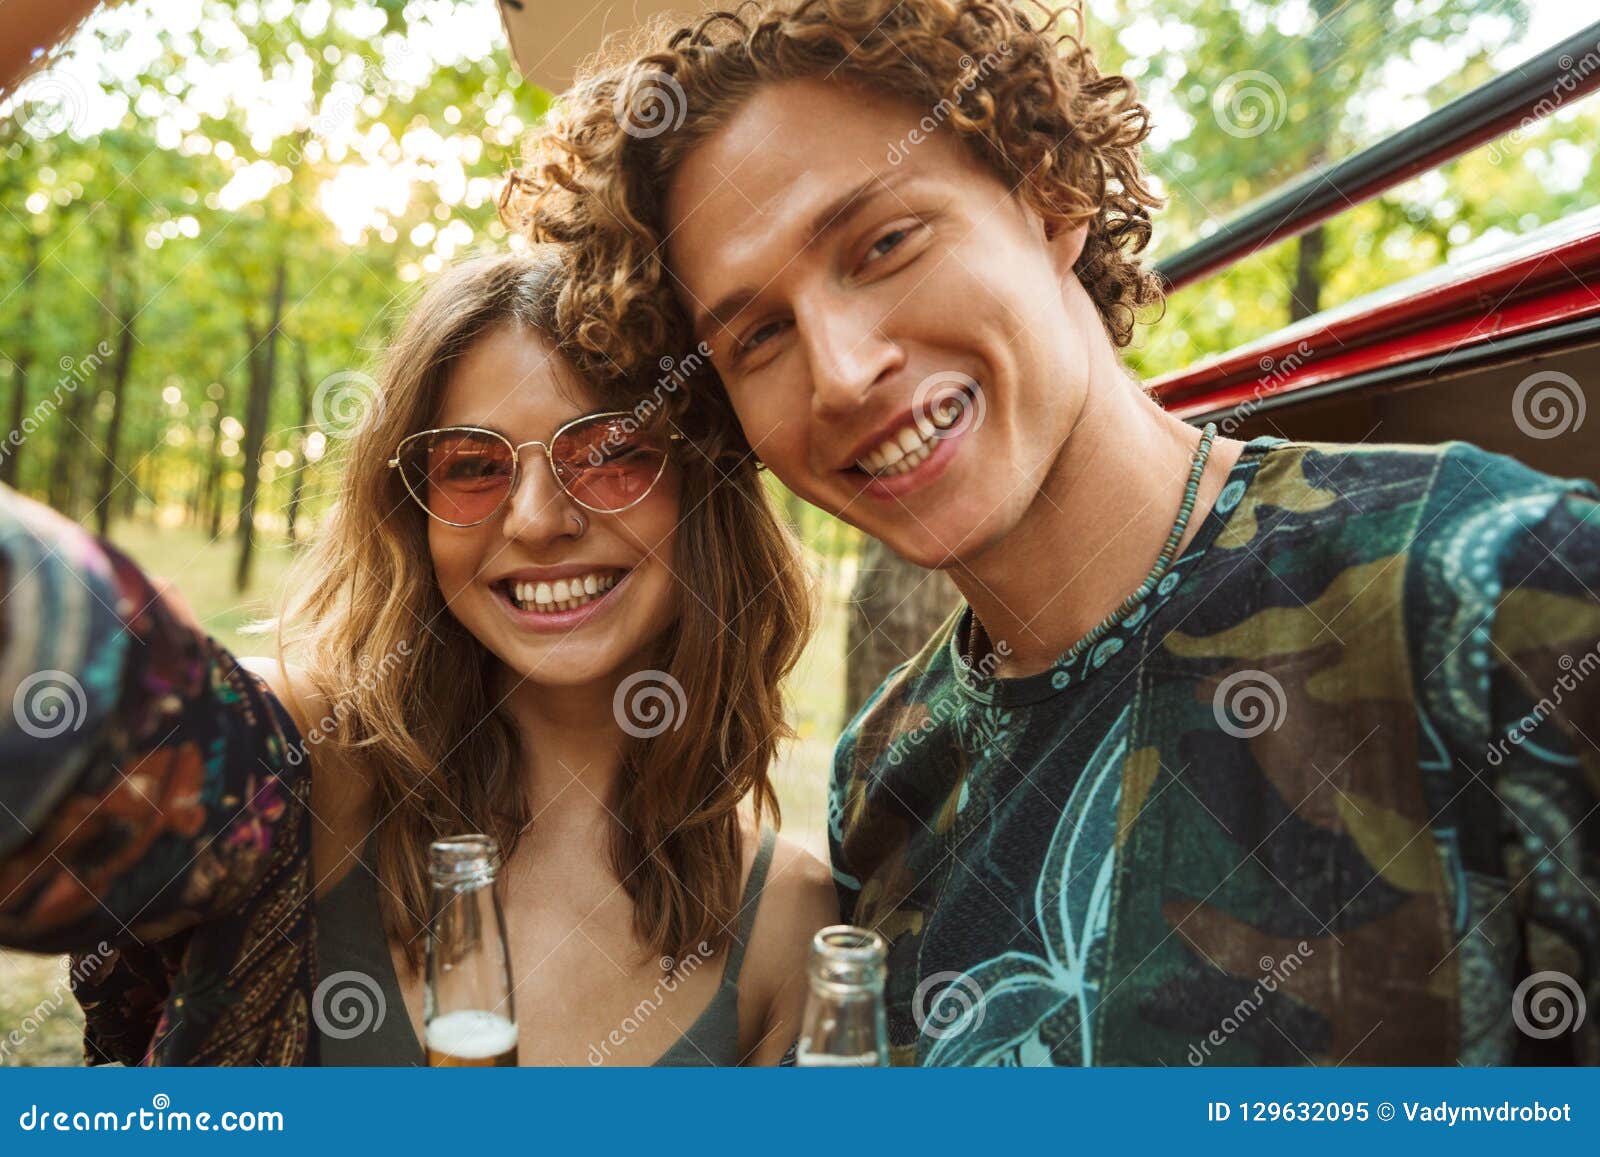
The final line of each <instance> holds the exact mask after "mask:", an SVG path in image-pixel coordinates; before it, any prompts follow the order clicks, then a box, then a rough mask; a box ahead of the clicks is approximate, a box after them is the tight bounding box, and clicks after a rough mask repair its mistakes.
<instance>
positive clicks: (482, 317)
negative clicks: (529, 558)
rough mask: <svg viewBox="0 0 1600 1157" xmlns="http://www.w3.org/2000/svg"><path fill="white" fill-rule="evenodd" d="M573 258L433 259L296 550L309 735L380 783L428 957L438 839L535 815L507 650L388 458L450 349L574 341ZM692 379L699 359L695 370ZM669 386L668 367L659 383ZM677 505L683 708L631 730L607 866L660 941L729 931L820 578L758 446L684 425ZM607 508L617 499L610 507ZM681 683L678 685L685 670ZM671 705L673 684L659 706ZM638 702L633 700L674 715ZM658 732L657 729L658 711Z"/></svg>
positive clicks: (542, 251) (632, 402)
mask: <svg viewBox="0 0 1600 1157" xmlns="http://www.w3.org/2000/svg"><path fill="white" fill-rule="evenodd" d="M566 276H567V272H566V268H565V258H564V255H563V254H561V253H560V251H559V250H558V248H557V247H556V246H535V247H533V248H532V249H531V251H528V252H524V253H516V252H512V253H507V254H503V255H498V256H492V257H480V258H475V259H472V260H470V261H466V262H463V263H461V264H459V265H458V266H456V267H454V268H452V269H451V270H449V271H448V272H446V273H445V274H444V275H442V276H441V277H440V278H438V279H437V280H436V281H435V282H434V283H433V284H432V285H431V287H429V288H428V290H427V291H426V293H425V294H424V295H423V296H422V297H421V299H420V301H419V302H418V303H417V304H416V305H415V307H414V308H413V309H412V311H411V312H410V314H409V316H408V317H407V318H406V320H405V322H404V324H403V326H402V328H401V330H400V332H399V334H398V336H397V338H396V340H394V342H393V343H392V344H391V346H390V348H389V350H388V352H387V355H386V358H385V360H384V364H383V367H382V371H381V377H380V379H379V381H378V382H377V384H376V388H375V389H374V390H373V391H372V392H371V394H370V397H369V398H367V399H366V405H365V410H364V413H363V415H362V417H361V420H360V422H359V424H358V425H357V426H356V428H355V431H354V433H353V436H352V437H350V438H349V439H348V440H347V441H346V442H345V443H344V445H345V446H346V447H347V453H346V454H345V462H344V464H343V474H342V483H341V492H340V496H339V499H338V502H337V504H336V506H335V507H334V509H333V510H332V513H331V515H330V517H329V518H328V520H327V522H326V524H325V526H324V527H323V528H322V529H321V532H320V533H319V534H318V535H317V538H316V541H315V543H314V545H313V546H311V548H310V549H309V552H308V553H307V554H306V555H305V556H303V558H302V559H301V560H299V562H298V563H297V573H296V574H295V576H294V577H293V578H292V580H291V582H290V584H289V589H290V590H291V591H292V592H294V594H293V596H292V599H291V601H290V602H289V604H288V605H287V606H286V608H285V610H284V613H283V615H282V616H281V617H280V619H279V621H278V650H279V654H280V656H282V657H283V658H284V659H285V660H286V661H290V662H295V663H298V664H299V665H300V666H302V667H303V669H304V670H305V672H306V674H307V675H308V676H309V679H310V682H311V685H312V686H313V687H314V688H315V690H316V691H317V692H318V693H319V694H320V695H321V696H323V698H324V700H325V701H326V703H327V704H328V707H327V712H328V714H327V716H326V717H324V719H323V720H321V721H320V723H318V725H317V727H315V728H314V729H313V731H312V734H311V735H309V736H308V737H307V747H306V752H307V753H308V754H309V755H310V756H311V758H312V759H313V761H314V762H315V760H316V755H315V752H316V748H317V745H318V744H320V743H328V744H331V745H334V746H335V747H336V748H337V750H338V753H339V756H340V759H339V761H338V763H339V764H340V765H348V766H351V767H353V769H354V770H356V771H358V772H359V773H361V774H362V775H363V777H364V778H366V779H368V780H369V781H370V782H371V783H372V785H373V788H374V791H373V795H372V807H373V811H372V817H373V822H374V825H375V826H374V830H373V833H372V835H371V837H370V838H371V839H374V840H376V849H377V864H378V870H379V874H380V876H381V878H382V880H383V882H384V884H385V885H386V886H385V887H384V888H383V889H382V890H381V891H380V904H381V907H382V918H383V922H384V926H385V929H386V931H387V933H388V935H389V936H390V938H391V939H393V940H396V941H398V942H399V943H400V944H402V945H404V946H405V954H406V960H407V962H408V964H409V965H410V966H411V967H412V968H413V969H415V968H417V967H419V966H420V963H421V947H422V943H423V941H422V938H421V937H419V935H418V933H419V932H420V931H421V930H422V929H423V926H424V923H425V920H426V915H425V914H426V912H427V910H428V872H427V854H428V845H429V843H430V842H431V841H432V840H434V839H437V838H439V837H441V836H446V835H452V834H459V833H460V832H462V831H463V830H468V831H480V832H484V833H486V834H488V835H491V836H493V837H495V839H497V840H498V841H499V844H500V848H501V852H502V855H504V856H508V857H509V856H510V855H511V853H512V851H513V850H514V849H515V848H516V846H517V842H518V840H519V839H520V838H521V837H522V835H523V833H524V831H525V830H526V829H527V828H528V826H529V824H530V823H532V821H533V816H532V815H531V814H530V811H529V806H528V803H527V797H526V795H525V785H524V783H523V780H522V756H523V752H522V750H521V747H520V745H519V741H518V735H517V732H516V729H515V727H514V725H513V723H512V721H511V719H510V718H509V717H508V716H507V714H506V713H505V711H504V710H503V709H502V708H501V707H500V705H499V697H498V696H497V695H496V694H495V686H496V684H495V681H494V675H495V673H496V665H497V664H498V662H499V660H497V659H496V658H495V657H494V655H493V654H491V653H490V652H489V651H488V649H487V648H485V647H484V646H482V645H481V644H480V643H479V642H478V641H477V640H476V639H474V638H473V637H472V635H470V634H469V633H468V632H467V631H466V629H465V628H464V627H462V626H461V624H460V623H459V622H457V621H456V619H455V618H454V616H452V615H451V614H450V613H449V612H448V611H447V609H446V606H445V603H444V599H443V596H442V594H441V593H440V590H439V586H438V583H437V581H436V580H435V578H434V573H433V565H432V561H431V556H430V554H429V550H428V536H427V525H426V519H427V516H426V514H425V513H424V512H423V511H422V510H421V509H420V508H419V507H418V506H417V504H416V503H415V502H413V501H412V500H411V499H410V498H409V497H407V495H406V492H405V490H404V488H403V484H402V482H401V479H400V477H399V472H398V471H396V470H393V469H390V468H389V466H388V462H389V458H390V456H391V455H392V454H393V452H394V449H395V447H396V445H398V443H399V442H400V440H401V439H402V438H404V437H405V436H406V435H408V434H411V433H414V432H416V431H418V430H423V429H426V428H428V427H429V426H430V425H432V424H433V421H434V415H435V414H437V413H438V410H439V406H440V404H441V399H442V396H443V392H444V390H445V387H446V383H447V381H448V379H449V376H450V374H451V371H452V369H453V367H454V366H455V365H456V363H457V362H458V360H459V359H460V358H461V356H462V355H463V354H464V353H465V351H466V350H467V349H468V348H469V347H471V346H472V345H473V343H475V342H476V341H478V340H479V339H480V338H481V337H483V336H484V335H485V334H486V333H488V332H489V331H491V330H492V329H494V328H496V327H499V326H503V325H516V326H521V327H525V328H526V329H527V330H529V331H531V332H534V333H537V334H542V335H544V336H545V337H546V339H547V340H551V341H552V344H553V345H555V346H556V348H558V349H559V348H561V344H560V341H559V339H558V337H557V335H558V334H559V332H560V331H559V327H558V326H557V323H556V301H557V299H558V297H559V296H560V294H561V292H562V287H563V286H564V285H565V282H566ZM684 376H687V375H684ZM663 383H664V384H665V385H663ZM679 384H680V383H679V382H678V380H677V379H676V378H666V377H664V378H662V379H661V381H660V382H659V383H658V385H657V388H656V389H655V390H654V392H653V394H652V395H651V396H650V397H648V398H641V396H640V391H639V389H638V388H636V387H627V386H624V385H623V384H622V383H620V382H619V381H616V380H611V381H610V382H609V383H607V382H599V383H591V389H592V391H593V393H594V395H595V397H596V399H597V401H598V403H599V405H600V406H602V407H603V408H606V409H633V411H634V413H635V414H636V415H638V416H641V417H649V416H650V415H649V414H648V413H644V412H643V411H642V410H641V407H645V408H652V407H659V408H661V409H662V410H664V411H665V420H669V421H671V420H675V418H674V415H676V414H677V413H678V412H679V411H680V410H681V409H682V406H683V401H684V399H683V394H684V393H685V392H686V391H684V390H680V389H678V388H677V387H678V385H679ZM675 445H677V446H679V447H681V448H683V449H682V450H681V452H678V453H676V455H675V456H676V458H677V469H678V470H679V471H680V474H681V485H680V493H681V513H680V521H679V523H678V526H677V530H676V542H675V546H674V549H673V567H674V569H675V572H676V578H677V580H678V584H679V588H680V593H682V594H683V595H684V596H685V597H681V598H680V599H679V600H678V612H677V613H678V620H677V622H676V624H675V626H674V627H673V628H672V629H670V630H667V631H664V632H663V633H662V636H661V640H660V642H659V643H658V645H657V650H656V653H653V654H651V655H649V656H647V657H646V660H647V661H646V662H645V664H644V666H645V668H648V669H651V670H657V671H659V672H660V674H659V675H652V676H651V677H650V683H649V684H648V685H644V684H641V686H644V687H645V691H646V692H647V693H648V692H649V691H650V689H651V688H652V687H653V688H655V689H657V690H664V694H666V695H669V696H671V697H673V698H676V699H677V702H676V703H674V704H672V705H670V706H668V707H667V709H668V710H669V711H672V712H674V713H675V714H674V716H673V717H671V719H670V722H671V726H667V727H665V728H664V729H662V730H660V732H659V734H655V735H653V737H651V738H638V739H629V740H628V741H627V742H628V743H629V744H630V746H629V747H628V748H627V749H626V754H625V757H624V763H623V769H622V774H621V776H620V779H619V787H618V789H617V796H616V798H615V799H612V800H608V801H607V804H608V806H609V807H610V809H611V811H612V812H613V813H615V816H616V818H617V823H616V824H615V826H614V828H613V840H612V846H611V859H612V865H613V867H614V869H615V871H616V873H617V877H618V879H619V880H621V882H622V886H623V887H624V888H625V890H626V891H627V893H628V895H629V896H630V897H631V898H632V900H633V905H634V922H635V927H636V929H637V931H638V934H639V936H640V938H641V939H642V940H643V941H644V942H645V943H646V944H648V945H649V946H650V948H651V950H652V951H654V952H657V953H659V954H661V955H664V956H679V955H681V954H682V953H683V952H685V951H687V950H688V949H689V946H691V945H697V944H699V943H700V941H702V940H704V941H707V942H708V943H710V944H712V945H715V946H718V947H720V946H723V945H725V944H726V943H727V942H728V938H729V936H730V935H731V929H732V928H733V927H734V926H735V918H736V915H737V910H738V904H739V897H740V878H741V843H742V841H741V836H740V831H741V829H740V822H739V816H738V809H739V807H740V805H741V803H742V801H744V800H745V799H746V798H747V797H751V798H753V801H754V807H755V810H756V814H757V816H758V818H759V817H762V816H768V817H770V818H771V821H772V822H774V823H776V822H778V819H779V816H778V803H777V797H776V794H775V792H774V789H773V787H772V783H771V781H770V780H769V778H768V771H769V768H770V766H771V764H772V761H773V757H774V755H775V753H776V748H777V746H778V744H779V743H780V741H781V740H783V739H784V738H787V737H788V736H789V735H790V734H791V732H790V729H789V728H788V727H787V725H786V723H785V715H784V709H783V701H782V696H781V691H780V685H781V682H782V680H783V679H784V677H785V675H787V674H788V672H789V671H790V669H791V668H792V667H793V665H794V662H795V660H796V658H797V657H798V654H799V651H800V648H801V646H802V645H803V643H804V641H805V639H806V637H807V636H808V634H809V631H810V626H811V622H812V615H813V610H812V607H813V602H812V599H813V591H812V588H811V584H810V582H809V580H808V579H807V577H806V575H807V571H806V569H805V568H804V567H803V566H802V564H801V559H800V555H799V548H798V544H797V543H796V541H795V539H794V537H793V535H792V534H791V532H790V531H789V529H788V527H787V526H786V524H785V523H783V522H781V521H780V520H779V519H778V517H777V516H776V515H775V513H774V508H773V505H772V502H771V501H770V499H769V497H768V495H767V492H766V489H765V487H764V486H763V485H762V483H761V480H760V476H759V475H758V473H757V471H756V467H755V464H754V463H753V462H752V461H751V460H750V459H749V457H748V456H729V455H720V456H719V455H712V454H707V453H705V452H703V451H702V449H701V448H700V447H698V446H697V445H695V443H694V442H693V441H692V440H685V441H680V442H677V443H675ZM595 517H605V516H604V515H597V516H595ZM673 684H676V686H677V687H678V688H681V689H682V694H681V697H679V696H677V694H676V690H675V689H674V688H673ZM663 705H664V701H663V702H661V703H657V704H656V705H655V706H656V707H661V706H663ZM648 712H649V705H648V704H644V705H642V710H641V713H640V714H639V716H638V718H640V719H646V720H647V721H650V722H660V719H659V717H651V716H649V714H648ZM648 730H651V731H654V730H656V728H655V727H650V728H648Z"/></svg>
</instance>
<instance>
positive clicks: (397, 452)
mask: <svg viewBox="0 0 1600 1157" xmlns="http://www.w3.org/2000/svg"><path fill="white" fill-rule="evenodd" d="M631 417H633V413H632V412H631V411H629V410H604V411H601V412H599V413H595V414H580V415H579V416H578V417H576V418H573V419H572V420H571V421H570V422H564V423H562V424H561V425H560V426H558V427H557V428H556V432H555V433H554V434H551V435H550V441H549V442H546V441H544V440H542V439H539V438H530V439H529V440H528V441H526V442H512V441H511V439H510V438H507V437H506V436H505V435H504V434H502V433H501V432H500V431H499V430H490V429H488V428H487V427H484V426H439V427H436V428H435V429H432V430H418V431H417V432H416V433H415V434H407V435H406V436H405V437H404V438H402V439H400V444H399V445H398V446H396V447H395V448H394V456H393V457H392V458H390V459H389V468H390V469H391V470H398V469H399V467H400V459H401V457H402V456H403V455H404V454H405V449H406V447H407V446H408V445H410V444H411V443H412V442H414V441H416V440H417V439H418V438H426V437H427V436H428V435H430V434H445V433H449V432H451V431H454V430H461V431H465V432H469V433H473V434H488V435H489V436H490V437H492V438H498V439H499V440H500V441H501V442H502V443H504V444H505V445H506V446H508V447H510V449H511V483H510V485H509V486H507V487H506V492H505V494H504V495H502V496H501V498H500V501H499V503H498V504H496V506H495V508H494V509H493V510H491V511H490V512H489V513H488V514H485V515H484V516H483V517H482V518H480V519H478V520H477V521H476V522H451V521H450V520H449V519H448V518H440V517H439V515H437V514H435V513H434V512H433V511H431V510H429V509H428V504H427V502H426V501H425V500H424V499H423V497H422V496H421V495H420V494H418V493H417V492H416V491H415V490H413V489H412V487H411V479H409V478H408V477H406V472H405V471H404V470H401V471H400V481H401V483H402V484H403V485H404V486H405V488H406V493H407V494H409V495H410V496H411V498H412V500H413V501H414V502H415V503H416V504H417V505H418V506H420V507H422V511H423V513H424V514H426V515H427V516H428V517H429V518H432V519H436V520H438V521H439V522H442V523H444V524H445V525H446V526H460V527H468V526H482V525H483V524H484V523H485V522H488V521H489V520H490V519H491V518H493V517H494V516H495V515H497V514H499V513H500V512H501V511H502V510H504V509H505V505H506V503H507V502H509V501H510V500H511V496H512V495H513V494H515V493H516V492H517V484H518V483H519V482H521V481H522V450H523V447H524V446H538V447H540V448H541V449H543V450H544V458H545V462H546V464H547V465H549V467H550V476H551V477H552V478H554V479H555V480H556V485H557V486H559V487H561V493H563V494H565V495H566V496H567V497H568V498H570V499H572V501H574V502H576V503H577V504H578V505H579V506H581V507H583V508H584V509H585V510H592V511H594V512H595V513H596V514H621V513H622V512H623V511H625V510H632V509H633V508H634V507H635V506H637V505H639V503H641V502H643V501H644V500H645V499H646V498H648V497H650V492H651V491H652V490H654V489H655V488H656V483H658V482H660V481H661V476H662V475H663V474H665V473H666V472H667V459H668V458H669V457H670V455H668V454H665V453H664V454H662V455H661V466H660V468H659V469H657V470H656V476H655V477H654V478H652V479H650V484H649V485H648V486H646V487H645V488H644V492H643V493H642V494H640V495H639V497H637V498H635V499H634V500H633V501H632V502H630V503H628V504H627V505H626V506H618V507H615V508H613V509H606V508H605V507H601V506H591V505H589V503H587V502H585V501H584V500H583V499H581V498H579V497H578V496H577V495H576V494H574V493H572V491H570V490H568V489H567V484H566V483H565V482H563V481H562V480H561V474H560V472H559V471H558V470H557V469H556V456H555V451H553V450H552V449H551V448H550V446H551V443H553V442H556V441H558V440H559V439H560V438H561V435H563V434H565V433H566V432H567V431H568V430H570V429H572V428H573V427H574V426H581V425H583V424H585V423H587V422H599V421H601V420H603V419H606V418H631ZM682 440H683V435H682V434H679V433H677V432H676V431H674V432H672V433H670V434H668V435H667V441H668V442H679V441H682Z"/></svg>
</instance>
